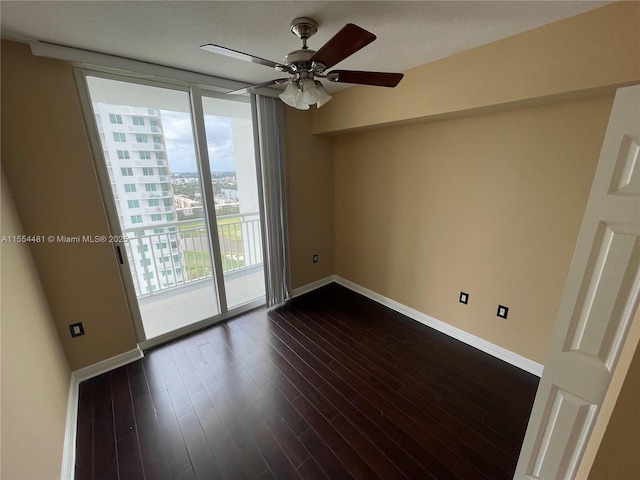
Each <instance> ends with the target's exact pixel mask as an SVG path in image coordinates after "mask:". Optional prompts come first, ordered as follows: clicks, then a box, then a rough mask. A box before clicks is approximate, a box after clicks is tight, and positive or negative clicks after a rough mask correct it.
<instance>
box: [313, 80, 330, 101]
mask: <svg viewBox="0 0 640 480" xmlns="http://www.w3.org/2000/svg"><path fill="white" fill-rule="evenodd" d="M316 89H317V92H318V94H319V96H320V98H319V99H318V101H317V102H316V107H317V108H320V107H321V106H322V105H324V104H325V103H327V102H328V101H329V100H331V99H332V98H333V97H332V96H331V95H329V94H328V93H327V91H326V90H325V89H324V86H323V85H322V83H320V82H319V81H317V80H316Z"/></svg>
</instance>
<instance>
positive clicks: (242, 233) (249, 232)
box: [123, 213, 262, 297]
mask: <svg viewBox="0 0 640 480" xmlns="http://www.w3.org/2000/svg"><path fill="white" fill-rule="evenodd" d="M217 219H218V240H219V244H220V256H221V260H222V271H223V274H224V275H229V274H232V273H236V272H241V271H242V270H245V269H249V268H252V267H258V266H260V265H262V243H261V231H260V216H259V214H257V213H252V214H242V215H225V216H219V217H217ZM123 233H124V234H125V235H126V236H127V237H128V239H129V241H128V242H127V243H126V245H125V248H126V251H127V256H128V258H129V267H130V269H131V272H132V274H133V278H134V285H135V289H136V295H137V296H138V297H146V296H150V295H153V294H157V293H160V292H162V291H166V290H169V289H173V288H178V287H181V286H184V285H187V284H190V283H193V282H197V281H200V280H204V279H207V278H210V277H212V276H213V266H212V262H211V249H210V246H209V236H208V229H207V227H206V225H205V222H204V219H194V220H183V221H179V222H171V223H157V224H156V223H154V224H153V225H146V226H144V227H136V228H127V229H124V230H123Z"/></svg>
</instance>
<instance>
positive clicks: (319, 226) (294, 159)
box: [284, 107, 333, 288]
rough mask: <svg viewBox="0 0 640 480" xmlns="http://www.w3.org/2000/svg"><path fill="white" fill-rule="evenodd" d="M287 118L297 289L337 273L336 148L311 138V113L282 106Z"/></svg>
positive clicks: (292, 248)
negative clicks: (334, 189) (334, 177)
mask: <svg viewBox="0 0 640 480" xmlns="http://www.w3.org/2000/svg"><path fill="white" fill-rule="evenodd" d="M284 113H285V115H284V120H285V135H286V155H287V202H288V208H289V211H288V215H289V219H288V220H289V250H290V254H291V277H292V279H291V283H292V287H293V288H297V287H301V286H304V285H308V284H309V283H312V282H315V281H316V280H320V279H322V278H324V277H327V276H329V275H332V274H333V145H332V141H331V139H328V138H324V137H320V136H317V135H312V134H311V117H310V116H309V112H303V111H299V110H295V109H293V108H289V107H284ZM316 253H317V254H318V263H315V264H314V263H313V255H314V254H316Z"/></svg>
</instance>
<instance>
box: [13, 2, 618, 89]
mask: <svg viewBox="0 0 640 480" xmlns="http://www.w3.org/2000/svg"><path fill="white" fill-rule="evenodd" d="M606 3H610V2H598V1H576V2H573V1H501V2H493V1H466V2H460V1H438V2H436V1H410V2H403V1H376V2H373V1H341V2H330V1H320V2H319V1H295V2H291V1H254V2H246V1H209V2H203V1H171V2H164V1H126V2H120V1H45V2H35V1H6V0H3V1H2V2H0V19H1V23H0V25H1V33H2V37H3V38H6V39H10V40H17V41H28V40H34V39H35V40H42V41H47V42H52V43H57V44H61V45H66V46H71V47H77V48H83V49H87V50H93V51H96V52H100V53H107V54H112V55H118V56H122V57H127V58H132V59H136V60H142V61H146V62H151V63H157V64H160V65H167V66H171V67H177V68H182V69H185V70H191V71H195V72H201V73H206V74H212V75H216V76H221V77H225V78H229V79H232V80H240V81H243V82H247V83H259V82H264V81H267V80H270V79H273V78H278V77H281V76H282V75H281V74H280V73H279V72H275V71H273V70H270V69H269V68H267V67H264V66H260V65H255V64H251V63H247V62H242V61H240V60H235V59H230V58H226V57H223V56H220V55H216V54H213V53H208V52H203V51H201V50H200V49H199V48H198V47H199V46H200V45H201V44H204V43H215V44H219V45H224V46H227V47H229V48H232V49H235V50H239V51H242V52H246V53H250V54H253V55H256V56H259V57H263V58H267V59H270V60H274V61H278V62H279V61H282V57H283V56H284V55H285V54H286V53H288V52H290V51H291V50H295V49H298V48H300V40H299V39H298V38H297V37H295V36H294V35H293V34H291V33H290V32H289V22H290V21H291V20H292V19H293V18H295V17H300V16H307V17H312V18H314V19H316V20H317V21H318V23H319V31H318V33H317V34H316V35H315V36H314V37H312V38H311V39H310V40H309V47H310V48H312V49H314V50H318V49H319V48H320V47H321V46H322V45H323V44H324V43H325V42H326V41H327V40H329V38H331V37H332V36H333V35H334V34H335V33H336V32H337V31H338V30H340V28H342V27H343V26H344V25H345V24H346V23H355V24H357V25H359V26H361V27H363V28H365V29H366V30H369V31H371V32H373V33H374V34H376V35H377V37H378V39H377V40H376V41H375V42H373V43H372V44H370V45H369V46H367V47H365V48H364V49H362V50H360V51H359V52H357V53H355V54H354V55H352V56H351V57H349V58H348V59H346V60H344V61H343V62H341V63H340V64H338V65H337V66H336V67H335V68H342V69H354V70H373V71H388V72H401V71H404V70H407V69H409V68H411V67H415V66H418V65H423V64H425V63H429V62H432V61H435V60H439V59H441V58H445V57H448V56H451V55H453V54H456V53H458V52H462V51H465V50H469V49H471V48H474V47H477V46H480V45H484V44H487V43H490V42H493V41H496V40H499V39H502V38H505V37H508V36H511V35H515V34H517V33H520V32H523V31H526V30H530V29H533V28H536V27H539V26H541V25H545V24H547V23H551V22H554V21H557V20H560V19H562V18H566V17H569V16H572V15H577V14H579V13H582V12H584V11H587V10H590V9H593V8H597V7H600V6H602V5H605V4H606ZM347 86H348V85H344V84H343V85H339V84H332V85H330V86H329V89H330V91H335V90H336V89H339V88H344V87H347Z"/></svg>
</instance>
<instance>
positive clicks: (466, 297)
mask: <svg viewBox="0 0 640 480" xmlns="http://www.w3.org/2000/svg"><path fill="white" fill-rule="evenodd" d="M459 300H460V303H464V304H465V305H466V304H467V303H469V294H468V293H465V292H460V298H459Z"/></svg>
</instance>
